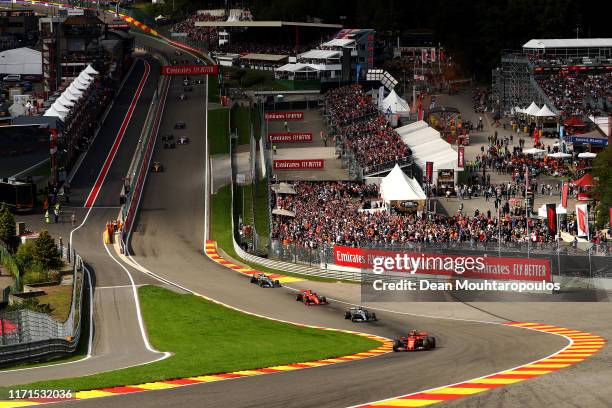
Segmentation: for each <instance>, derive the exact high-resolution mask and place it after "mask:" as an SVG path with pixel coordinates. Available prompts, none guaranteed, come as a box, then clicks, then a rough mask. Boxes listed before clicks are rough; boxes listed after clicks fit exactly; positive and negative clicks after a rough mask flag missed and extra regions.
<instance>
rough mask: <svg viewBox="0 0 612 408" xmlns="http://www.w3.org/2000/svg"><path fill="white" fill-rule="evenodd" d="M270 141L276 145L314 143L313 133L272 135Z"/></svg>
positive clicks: (269, 136) (269, 135)
mask: <svg viewBox="0 0 612 408" xmlns="http://www.w3.org/2000/svg"><path fill="white" fill-rule="evenodd" d="M268 140H269V141H270V142H274V143H312V133H310V132H308V133H270V134H268Z"/></svg>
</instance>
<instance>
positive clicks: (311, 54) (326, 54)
mask: <svg viewBox="0 0 612 408" xmlns="http://www.w3.org/2000/svg"><path fill="white" fill-rule="evenodd" d="M341 54H342V53H341V52H340V51H331V50H310V51H306V52H305V53H303V54H301V55H300V58H308V59H328V58H337V57H340V55H341Z"/></svg>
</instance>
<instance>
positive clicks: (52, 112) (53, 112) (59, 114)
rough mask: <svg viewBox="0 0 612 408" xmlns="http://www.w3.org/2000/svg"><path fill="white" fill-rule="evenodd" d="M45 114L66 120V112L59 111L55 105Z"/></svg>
mask: <svg viewBox="0 0 612 408" xmlns="http://www.w3.org/2000/svg"><path fill="white" fill-rule="evenodd" d="M43 116H55V117H57V118H60V119H61V120H64V118H65V117H66V113H64V112H58V111H56V110H55V108H54V107H53V106H51V107H50V108H49V109H47V110H46V111H45V113H44V114H43Z"/></svg>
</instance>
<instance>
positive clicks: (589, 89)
mask: <svg viewBox="0 0 612 408" xmlns="http://www.w3.org/2000/svg"><path fill="white" fill-rule="evenodd" d="M610 73H612V38H588V39H532V40H529V41H527V42H526V43H525V44H524V45H523V48H522V50H521V51H506V52H504V53H503V54H502V57H501V65H500V67H498V68H496V69H494V70H493V73H492V82H493V86H492V102H493V103H494V104H495V105H498V106H499V108H500V109H501V110H502V111H506V112H507V111H509V110H510V109H511V108H512V107H515V106H527V105H529V104H530V103H531V102H534V101H535V102H536V103H537V104H539V105H542V104H546V105H547V106H549V107H551V109H552V110H553V111H554V112H555V113H564V114H592V113H602V112H603V113H605V112H609V111H610V106H611V105H610V100H609V97H610V95H606V89H605V88H606V84H609V83H610V82H609V81H610V79H609V76H610ZM601 88H604V90H603V91H602V90H601ZM576 89H580V90H581V91H580V92H576V91H575V90H576ZM608 89H609V86H608Z"/></svg>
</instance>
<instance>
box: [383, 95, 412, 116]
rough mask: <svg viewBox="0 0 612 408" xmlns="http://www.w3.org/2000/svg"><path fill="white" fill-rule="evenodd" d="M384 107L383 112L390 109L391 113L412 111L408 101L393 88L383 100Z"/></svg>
mask: <svg viewBox="0 0 612 408" xmlns="http://www.w3.org/2000/svg"><path fill="white" fill-rule="evenodd" d="M382 108H383V109H382V110H383V113H387V112H389V111H390V112H391V113H397V112H408V111H410V106H409V105H408V102H406V101H405V100H404V99H402V98H400V97H399V95H398V94H397V93H396V92H395V90H391V93H390V94H389V95H387V97H386V98H385V99H384V100H383V101H382Z"/></svg>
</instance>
